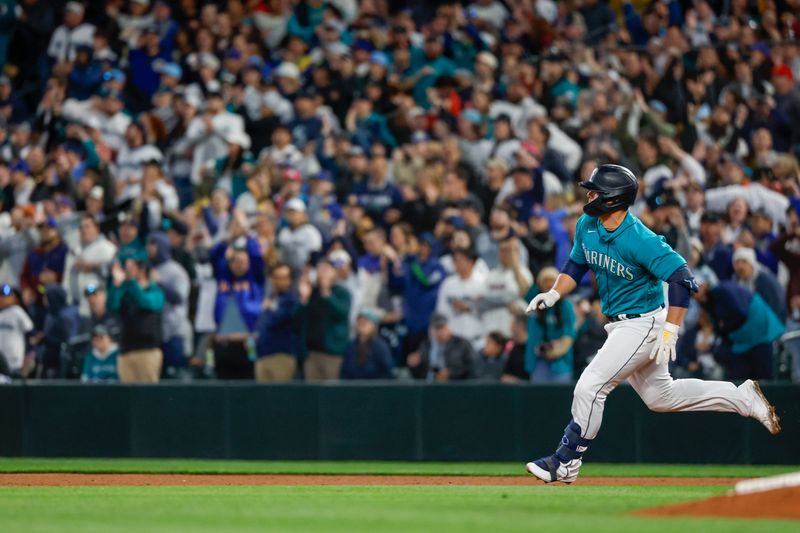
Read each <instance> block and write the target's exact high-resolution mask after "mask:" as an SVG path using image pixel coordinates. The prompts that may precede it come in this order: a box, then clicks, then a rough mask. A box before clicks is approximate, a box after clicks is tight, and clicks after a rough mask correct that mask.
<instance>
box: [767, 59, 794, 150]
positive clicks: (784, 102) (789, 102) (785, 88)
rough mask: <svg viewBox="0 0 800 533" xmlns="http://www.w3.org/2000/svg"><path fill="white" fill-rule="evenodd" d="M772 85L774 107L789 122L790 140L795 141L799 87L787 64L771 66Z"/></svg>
mask: <svg viewBox="0 0 800 533" xmlns="http://www.w3.org/2000/svg"><path fill="white" fill-rule="evenodd" d="M772 85H773V86H774V87H775V107H776V109H777V110H778V111H780V112H781V113H782V114H783V116H784V117H785V118H784V119H783V120H785V121H787V122H788V123H789V124H791V132H792V136H791V138H792V142H793V143H794V144H796V143H797V141H798V139H800V132H798V131H797V125H798V124H800V89H798V87H797V84H795V80H794V74H793V73H792V69H791V68H789V66H787V65H783V64H781V65H775V66H774V67H773V68H772Z"/></svg>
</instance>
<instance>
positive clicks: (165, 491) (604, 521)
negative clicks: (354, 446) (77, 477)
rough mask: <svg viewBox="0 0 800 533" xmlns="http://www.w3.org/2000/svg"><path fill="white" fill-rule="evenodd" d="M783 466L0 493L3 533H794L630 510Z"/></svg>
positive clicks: (208, 468) (147, 464)
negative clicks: (690, 479)
mask: <svg viewBox="0 0 800 533" xmlns="http://www.w3.org/2000/svg"><path fill="white" fill-rule="evenodd" d="M793 470H798V467H791V466H722V465H691V466H689V465H610V464H591V463H590V464H587V465H585V466H584V469H583V470H582V472H581V473H582V475H588V476H675V477H681V476H719V477H721V479H720V484H719V485H717V486H704V487H696V486H686V487H684V486H646V487H634V486H580V485H577V486H543V485H539V484H534V483H532V484H531V485H529V486H527V485H525V486H509V487H496V486H345V487H337V486H153V487H119V486H117V487H88V486H86V487H1V486H0V532H2V533H17V532H19V533H38V532H42V533H50V532H53V531H56V532H63V533H71V532H75V533H94V532H97V533H134V532H136V533H139V532H149V531H158V532H167V533H181V532H201V533H202V532H206V531H207V532H214V533H228V532H230V533H242V532H248V531H259V532H262V531H269V532H272V531H280V532H295V531H298V532H300V531H302V532H309V531H311V532H316V531H324V532H334V533H337V532H348V533H349V532H361V531H368V532H369V533H384V532H409V531H412V532H416V531H436V532H437V533H438V532H459V533H461V532H467V533H469V532H491V533H494V532H506V531H509V532H513V531H526V532H529V531H532V530H540V531H541V530H550V531H553V532H556V533H557V532H561V531H591V532H592V533H595V532H605V531H608V532H615V533H617V532H629V531H630V532H645V533H647V532H662V531H663V532H672V531H677V530H684V531H687V532H692V531H704V532H712V533H713V532H720V533H723V532H724V533H728V532H734V533H736V532H749V531H754V532H755V531H770V532H771V533H772V532H776V533H780V532H783V531H787V532H788V531H798V522H791V521H778V520H735V519H697V518H644V517H641V518H640V517H634V516H630V515H628V514H627V513H628V512H630V511H632V510H635V509H640V508H647V507H654V506H658V505H664V504H669V503H677V502H682V501H689V500H695V499H700V498H706V497H710V496H714V495H717V494H722V493H724V492H725V491H727V490H728V488H729V487H730V482H729V481H728V480H725V479H724V477H725V476H760V475H769V474H776V473H780V472H788V471H793ZM0 472H92V473H97V472H140V473H146V472H153V473H158V472H161V473H166V472H174V473H284V474H285V473H295V474H320V473H327V474H355V473H364V474H387V475H388V474H408V475H410V474H439V475H467V474H471V475H522V473H521V472H522V465H521V464H519V463H401V462H395V463H393V462H323V461H319V462H278V461H275V462H267V461H211V460H207V461H203V460H177V459H176V460H172V459H169V460H149V459H16V458H15V459H0Z"/></svg>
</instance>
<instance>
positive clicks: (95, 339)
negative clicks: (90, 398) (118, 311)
mask: <svg viewBox="0 0 800 533" xmlns="http://www.w3.org/2000/svg"><path fill="white" fill-rule="evenodd" d="M91 346H92V347H91V350H90V351H89V352H88V353H87V354H86V355H85V356H84V358H83V365H82V370H81V383H115V382H117V381H119V376H118V375H117V357H118V356H119V347H118V346H117V343H116V342H114V339H112V338H111V334H110V333H109V331H108V329H106V328H105V326H95V327H94V328H93V329H92V343H91Z"/></svg>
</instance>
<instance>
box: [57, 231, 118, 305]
mask: <svg viewBox="0 0 800 533" xmlns="http://www.w3.org/2000/svg"><path fill="white" fill-rule="evenodd" d="M79 231H80V247H79V248H77V249H74V250H73V249H70V251H69V254H68V255H67V260H66V266H65V268H64V286H65V288H66V289H67V292H68V294H69V297H70V301H72V302H80V314H81V316H86V315H88V312H89V309H88V307H86V304H85V302H84V301H83V300H82V299H81V294H83V290H84V289H85V288H86V286H87V285H89V284H90V283H94V284H97V283H100V282H101V281H102V280H103V279H104V278H105V276H106V275H107V274H108V267H109V265H110V264H111V262H112V261H113V260H114V257H115V256H116V254H117V247H116V246H115V245H114V244H113V243H111V242H110V241H109V240H108V239H107V238H106V237H105V235H103V234H102V233H100V226H99V225H98V223H97V221H96V220H95V219H93V218H92V217H89V216H84V217H83V218H81V221H80V226H79Z"/></svg>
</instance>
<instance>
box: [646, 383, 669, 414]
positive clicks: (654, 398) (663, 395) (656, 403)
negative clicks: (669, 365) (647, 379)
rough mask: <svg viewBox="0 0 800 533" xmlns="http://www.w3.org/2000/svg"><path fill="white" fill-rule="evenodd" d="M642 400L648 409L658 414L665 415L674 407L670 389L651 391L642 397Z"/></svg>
mask: <svg viewBox="0 0 800 533" xmlns="http://www.w3.org/2000/svg"><path fill="white" fill-rule="evenodd" d="M642 400H643V401H644V403H645V405H646V406H647V408H648V409H650V410H651V411H653V412H656V413H665V412H667V411H670V410H671V406H672V390H671V387H670V388H668V389H650V390H648V391H647V392H646V393H645V394H643V395H642Z"/></svg>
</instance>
